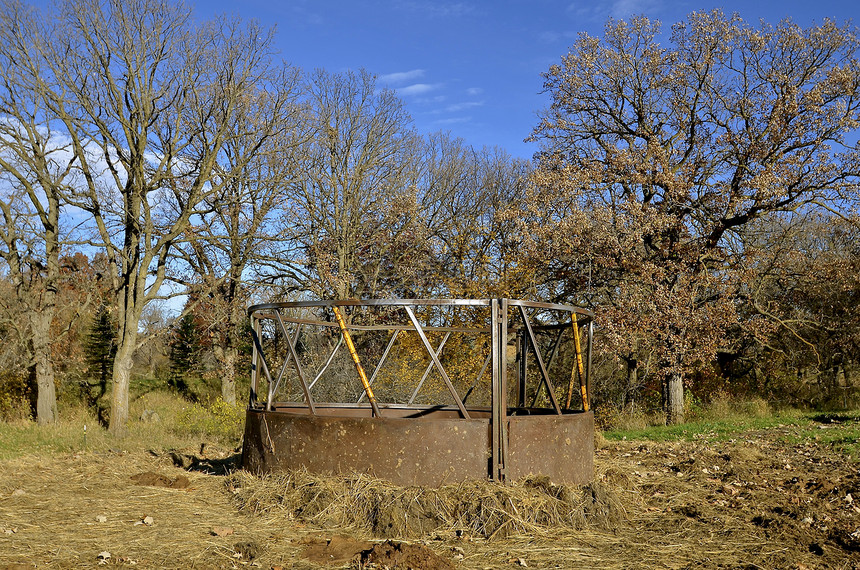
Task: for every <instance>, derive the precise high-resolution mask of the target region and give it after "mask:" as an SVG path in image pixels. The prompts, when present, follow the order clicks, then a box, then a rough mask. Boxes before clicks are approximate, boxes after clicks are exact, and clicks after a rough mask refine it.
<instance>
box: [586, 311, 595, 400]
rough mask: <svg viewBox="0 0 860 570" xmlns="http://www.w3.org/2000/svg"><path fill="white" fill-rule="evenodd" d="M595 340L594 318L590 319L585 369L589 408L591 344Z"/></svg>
mask: <svg viewBox="0 0 860 570" xmlns="http://www.w3.org/2000/svg"><path fill="white" fill-rule="evenodd" d="M593 340H594V320H590V321H588V348H587V349H586V350H587V357H586V358H587V368H586V369H585V393H586V394H587V395H588V399H587V402H588V408H589V409H591V345H592V343H593Z"/></svg>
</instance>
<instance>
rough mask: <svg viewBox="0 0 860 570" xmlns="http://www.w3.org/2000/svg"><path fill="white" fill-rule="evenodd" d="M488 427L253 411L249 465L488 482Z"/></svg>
mask: <svg viewBox="0 0 860 570" xmlns="http://www.w3.org/2000/svg"><path fill="white" fill-rule="evenodd" d="M488 461H489V422H488V421H487V420H481V419H473V420H466V419H460V418H458V419H421V420H415V419H406V418H384V417H383V418H355V417H331V416H329V417H322V416H309V415H306V414H293V413H284V412H264V411H257V410H249V411H248V414H247V418H246V422H245V443H244V448H243V452H242V463H243V467H244V468H246V469H248V470H250V471H252V472H257V473H261V472H263V473H265V472H270V471H282V470H286V469H296V468H306V469H308V470H309V471H312V472H316V473H342V474H348V473H356V472H358V473H370V474H372V475H374V476H376V477H379V478H381V479H386V480H388V481H391V482H392V483H395V484H398V485H426V486H439V485H443V484H446V483H457V482H461V481H466V480H474V479H484V478H486V477H487V464H488Z"/></svg>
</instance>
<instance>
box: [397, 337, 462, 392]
mask: <svg viewBox="0 0 860 570" xmlns="http://www.w3.org/2000/svg"><path fill="white" fill-rule="evenodd" d="M450 336H451V333H446V334H445V336H444V337H443V338H442V342H440V343H439V347H438V348H437V349H436V357H437V358H438V357H439V355H440V354H442V349H443V348H445V343H446V342H448V337H450ZM431 370H433V361H432V360H431V361H430V364H428V365H427V368H426V369H425V370H424V375H423V376H421V380H420V381H419V382H418V386H416V387H415V391H414V392H412V396H411V397H410V398H409V402H407V403H409V404H411V403H412V402H414V401H415V397H416V396H418V392H419V391H420V390H421V386H423V385H424V381H425V380H427V376H429V375H430V371H431Z"/></svg>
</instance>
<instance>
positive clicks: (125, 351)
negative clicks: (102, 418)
mask: <svg viewBox="0 0 860 570" xmlns="http://www.w3.org/2000/svg"><path fill="white" fill-rule="evenodd" d="M133 347H134V342H128V341H126V342H123V343H122V344H121V345H120V346H119V347H118V348H117V353H116V356H115V357H114V361H113V386H112V389H111V396H110V398H111V400H110V424H109V425H108V431H109V432H110V433H111V434H112V435H114V436H116V437H124V436H125V434H126V423H127V422H128V390H129V387H130V386H131V369H132V366H133V365H134V358H133V357H134V348H133Z"/></svg>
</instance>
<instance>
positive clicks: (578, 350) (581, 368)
mask: <svg viewBox="0 0 860 570" xmlns="http://www.w3.org/2000/svg"><path fill="white" fill-rule="evenodd" d="M571 320H572V321H573V322H572V323H571V325H572V326H573V342H574V349H575V351H576V366H575V367H574V368H573V369H571V371H570V383H569V384H568V386H567V400H566V402H565V404H564V407H565V408H568V409H569V408H570V403H571V400H573V379H574V378H575V376H576V373H577V372H579V389H580V392H581V393H582V409H583V410H585V411H588V392H587V388H586V386H585V366H584V365H583V363H582V342H581V341H580V338H579V325H578V324H577V320H576V313H571Z"/></svg>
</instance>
